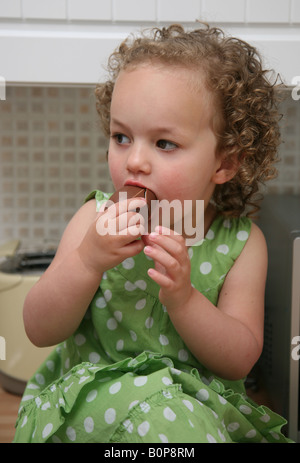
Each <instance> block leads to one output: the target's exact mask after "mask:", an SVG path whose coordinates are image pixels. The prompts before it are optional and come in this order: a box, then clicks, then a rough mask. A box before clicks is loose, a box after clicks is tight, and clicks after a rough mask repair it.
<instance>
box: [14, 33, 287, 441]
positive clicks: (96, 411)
mask: <svg viewBox="0 0 300 463" xmlns="http://www.w3.org/2000/svg"><path fill="white" fill-rule="evenodd" d="M109 66H110V71H111V79H110V80H109V81H108V82H106V83H105V84H103V85H99V86H98V88H97V90H96V96H97V109H98V112H99V114H100V116H101V119H102V122H103V127H104V130H105V132H106V133H107V135H108V136H109V137H110V143H109V152H108V163H109V169H110V174H111V178H112V181H113V184H114V186H115V188H116V189H119V188H120V187H122V186H123V185H138V186H142V187H147V188H149V189H151V190H152V191H153V192H154V193H155V194H156V196H157V198H158V200H167V201H169V202H171V201H172V200H174V199H177V200H179V201H180V202H181V203H182V204H183V202H184V200H186V199H189V200H191V201H192V202H193V204H195V202H196V201H197V200H202V201H204V229H205V230H204V231H205V238H204V239H203V240H202V241H201V242H200V243H197V245H195V246H190V247H188V246H186V240H185V239H186V236H185V234H184V232H183V234H182V235H180V234H178V233H177V232H175V231H173V230H165V229H164V228H162V227H160V226H158V227H157V228H156V230H155V231H154V232H152V233H150V234H147V235H145V234H144V224H143V220H142V219H139V220H136V222H137V223H138V225H137V229H138V232H139V234H138V235H137V236H136V235H135V236H133V233H131V231H132V230H131V226H130V223H131V222H132V221H133V220H134V219H137V214H139V213H138V212H136V211H135V210H134V209H133V207H132V204H131V200H130V199H129V200H126V201H125V203H124V201H123V202H122V204H121V203H118V204H117V205H116V208H115V209H116V211H115V214H110V213H109V211H110V208H108V209H105V207H104V205H105V203H106V202H107V200H108V198H109V195H107V194H104V193H102V192H100V191H95V192H93V193H92V194H91V195H90V196H89V197H88V201H87V202H86V203H85V205H84V206H83V207H82V208H81V209H80V210H79V211H78V212H77V214H75V216H74V218H73V219H72V220H71V222H70V224H69V225H68V227H67V229H66V231H65V233H64V235H63V238H62V240H61V243H60V245H59V248H58V251H57V254H56V256H55V259H54V260H53V263H52V264H51V266H50V267H49V268H48V270H47V271H46V272H45V274H44V275H43V276H42V278H41V279H40V281H39V282H38V283H37V284H36V285H35V287H34V288H33V289H32V290H31V291H30V293H29V294H28V297H27V299H26V302H25V306H24V321H25V327H26V331H27V334H28V336H29V338H30V339H31V340H32V342H33V343H34V344H36V345H38V346H46V345H57V347H56V348H55V349H54V351H53V354H52V355H51V356H50V357H49V358H48V359H47V360H46V361H45V362H44V364H43V365H42V366H41V368H40V369H39V370H38V371H37V373H36V374H35V375H34V376H33V378H32V379H31V380H30V381H29V383H28V385H27V388H26V391H25V393H24V396H23V399H22V402H21V405H22V406H21V408H20V413H19V418H18V422H17V429H16V435H15V442H106V443H108V442H109V443H113V442H126V443H141V442H143V443H146V442H148V443H149V442H151V443H161V442H163V443H167V442H170V443H171V442H172V443H176V442H177V443H179V442H180V443H187V442H191V443H197V442H285V441H287V439H286V438H285V437H284V435H283V434H282V433H281V427H282V426H283V425H284V424H285V421H284V420H283V419H282V418H281V417H279V416H278V415H276V414H275V413H273V412H272V411H270V410H269V409H267V408H266V407H263V406H257V405H256V404H254V403H253V402H252V401H251V400H250V399H248V398H247V397H246V394H245V389H244V385H243V378H244V377H245V376H246V375H247V374H248V372H249V371H250V370H251V368H252V367H253V365H254V364H255V362H256V361H257V360H258V358H259V356H260V354H261V350H262V345H263V318H264V286H265V279H266V269H267V255H266V244H265V241H264V238H263V236H262V233H261V232H260V230H259V229H258V227H257V226H256V225H255V224H254V223H252V222H251V221H250V219H249V218H247V217H246V216H245V214H244V216H242V214H243V212H244V211H245V209H246V208H249V206H253V205H254V206H255V201H254V199H253V195H254V194H255V193H256V191H257V189H258V184H259V182H262V181H264V180H266V179H268V178H269V177H271V176H272V175H273V174H274V169H273V167H272V164H273V162H274V160H275V158H276V150H277V146H278V142H279V134H278V125H277V121H278V116H277V111H276V107H275V95H274V85H271V84H270V83H269V82H268V80H267V78H266V76H265V71H263V70H262V66H261V63H260V59H259V57H258V55H257V53H256V51H255V50H254V49H253V48H252V47H251V46H249V45H248V44H246V43H244V42H242V41H240V40H237V39H233V38H226V37H225V36H224V35H223V33H222V32H221V31H220V30H218V29H214V28H209V27H208V26H204V25H203V26H201V27H200V29H199V30H194V31H190V32H185V31H184V30H183V28H182V27H181V26H177V25H173V26H170V27H168V28H167V29H165V28H163V29H162V30H159V29H155V30H153V31H152V32H151V33H149V34H148V35H142V36H141V37H139V38H136V39H132V40H130V39H128V40H127V41H125V42H124V43H122V44H121V46H120V47H119V49H118V50H117V51H116V52H115V53H114V54H113V55H112V56H111V59H110V62H109ZM137 205H138V206H143V205H144V200H143V199H142V198H141V199H138V200H135V207H136V206H137ZM121 206H122V207H121ZM248 212H249V211H248ZM139 215H140V214H139ZM100 218H102V220H103V219H105V220H106V219H107V220H109V221H111V222H112V225H114V227H115V229H116V230H117V233H114V234H100V233H99V230H98V229H97V223H98V221H99V219H100Z"/></svg>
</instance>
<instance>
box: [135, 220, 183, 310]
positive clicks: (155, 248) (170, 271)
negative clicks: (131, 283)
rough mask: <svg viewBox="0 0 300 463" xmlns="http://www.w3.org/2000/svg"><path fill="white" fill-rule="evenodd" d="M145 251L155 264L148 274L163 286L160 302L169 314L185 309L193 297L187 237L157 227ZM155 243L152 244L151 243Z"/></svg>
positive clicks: (161, 287) (148, 240)
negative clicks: (185, 238)
mask: <svg viewBox="0 0 300 463" xmlns="http://www.w3.org/2000/svg"><path fill="white" fill-rule="evenodd" d="M157 231H158V233H151V234H150V235H149V237H148V239H147V243H151V246H148V245H147V246H146V247H145V248H144V252H145V254H146V255H147V256H149V257H151V258H152V259H153V260H154V262H155V268H154V269H152V268H151V269H149V271H148V275H149V276H150V277H151V278H152V279H153V280H154V281H156V283H158V284H159V286H160V292H159V299H160V302H161V303H162V304H164V305H165V306H166V308H167V309H168V311H170V310H174V309H175V308H177V307H178V308H179V307H182V306H183V305H184V304H185V303H186V302H187V301H188V300H189V298H190V297H191V294H192V286H191V281H190V272H191V264H190V259H189V255H188V252H187V247H186V244H185V240H184V238H183V237H182V236H181V235H179V234H178V233H175V232H174V231H172V230H169V229H165V228H163V227H157ZM152 243H153V244H152Z"/></svg>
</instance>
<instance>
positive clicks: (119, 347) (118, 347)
mask: <svg viewBox="0 0 300 463" xmlns="http://www.w3.org/2000/svg"><path fill="white" fill-rule="evenodd" d="M123 348H124V341H123V339H119V340H118V341H117V343H116V350H117V351H118V352H120V351H121V350H123Z"/></svg>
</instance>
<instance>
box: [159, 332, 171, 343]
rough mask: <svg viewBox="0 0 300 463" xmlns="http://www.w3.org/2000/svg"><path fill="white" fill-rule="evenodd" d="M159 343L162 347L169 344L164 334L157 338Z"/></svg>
mask: <svg viewBox="0 0 300 463" xmlns="http://www.w3.org/2000/svg"><path fill="white" fill-rule="evenodd" d="M159 342H160V343H161V345H162V346H167V345H168V344H169V339H168V338H167V336H165V335H164V334H161V335H160V336H159Z"/></svg>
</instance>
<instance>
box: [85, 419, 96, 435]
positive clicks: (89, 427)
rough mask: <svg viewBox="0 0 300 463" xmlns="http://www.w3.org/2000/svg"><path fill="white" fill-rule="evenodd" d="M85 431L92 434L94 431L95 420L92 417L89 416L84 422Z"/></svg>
mask: <svg viewBox="0 0 300 463" xmlns="http://www.w3.org/2000/svg"><path fill="white" fill-rule="evenodd" d="M83 426H84V429H85V430H86V432H88V433H90V432H93V431H94V420H93V418H92V417H91V416H88V417H87V418H86V419H85V420H84V422H83Z"/></svg>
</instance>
